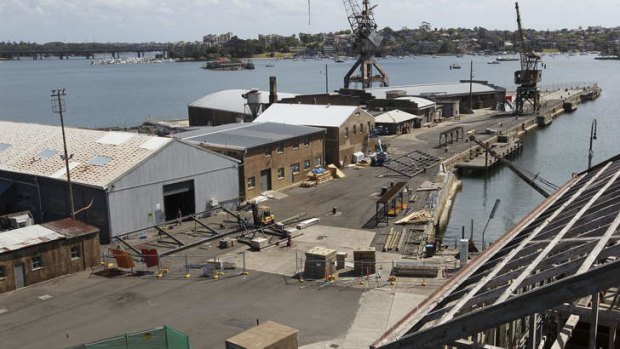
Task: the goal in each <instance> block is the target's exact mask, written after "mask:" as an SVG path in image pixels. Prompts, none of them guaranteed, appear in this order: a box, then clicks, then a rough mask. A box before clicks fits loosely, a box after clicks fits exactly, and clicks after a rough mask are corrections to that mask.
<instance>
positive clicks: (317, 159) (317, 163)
mask: <svg viewBox="0 0 620 349" xmlns="http://www.w3.org/2000/svg"><path fill="white" fill-rule="evenodd" d="M316 165H317V166H323V161H321V157H320V156H317V157H316Z"/></svg>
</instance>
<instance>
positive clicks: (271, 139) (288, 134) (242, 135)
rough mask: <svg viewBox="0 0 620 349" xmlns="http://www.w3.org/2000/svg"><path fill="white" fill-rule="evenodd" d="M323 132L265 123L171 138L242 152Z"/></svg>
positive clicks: (207, 129) (202, 129)
mask: <svg viewBox="0 0 620 349" xmlns="http://www.w3.org/2000/svg"><path fill="white" fill-rule="evenodd" d="M324 132H325V130H324V129H321V128H316V127H310V126H298V125H287V124H280V123H274V122H265V123H243V124H227V125H221V126H216V127H197V128H194V129H192V130H191V131H188V132H182V133H177V134H174V135H173V137H175V138H179V139H182V140H184V141H189V142H195V143H203V144H205V145H211V146H216V147H225V148H228V149H239V150H244V149H250V148H254V147H259V146H263V145H266V144H272V143H275V142H280V141H283V140H286V139H291V138H295V137H303V136H307V135H312V134H316V133H324Z"/></svg>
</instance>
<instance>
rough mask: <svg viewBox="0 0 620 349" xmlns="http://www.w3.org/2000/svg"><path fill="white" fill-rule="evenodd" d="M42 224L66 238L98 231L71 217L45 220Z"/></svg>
mask: <svg viewBox="0 0 620 349" xmlns="http://www.w3.org/2000/svg"><path fill="white" fill-rule="evenodd" d="M42 225H43V226H44V227H46V228H48V229H51V230H53V231H55V232H57V233H59V234H61V235H63V236H65V237H68V238H71V237H77V236H81V235H87V234H92V233H96V232H98V231H99V228H97V227H93V226H92V225H88V224H86V223H84V222H80V221H76V220H74V219H71V218H65V219H60V220H57V221H52V222H47V223H44V224H42Z"/></svg>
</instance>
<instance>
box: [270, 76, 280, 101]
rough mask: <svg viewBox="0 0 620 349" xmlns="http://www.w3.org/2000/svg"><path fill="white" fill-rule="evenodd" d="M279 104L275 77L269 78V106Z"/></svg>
mask: <svg viewBox="0 0 620 349" xmlns="http://www.w3.org/2000/svg"><path fill="white" fill-rule="evenodd" d="M277 102H278V83H277V82H276V77H275V76H270V77H269V104H270V105H271V104H274V103H277Z"/></svg>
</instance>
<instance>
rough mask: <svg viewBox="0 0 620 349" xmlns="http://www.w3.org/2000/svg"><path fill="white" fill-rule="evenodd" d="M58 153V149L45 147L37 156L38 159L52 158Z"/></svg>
mask: <svg viewBox="0 0 620 349" xmlns="http://www.w3.org/2000/svg"><path fill="white" fill-rule="evenodd" d="M56 154H58V152H57V151H56V150H52V149H45V150H43V151H41V152H40V153H39V154H37V156H36V158H37V159H47V158H51V157H52V156H54V155H56Z"/></svg>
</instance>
